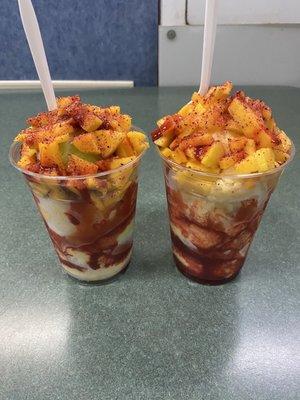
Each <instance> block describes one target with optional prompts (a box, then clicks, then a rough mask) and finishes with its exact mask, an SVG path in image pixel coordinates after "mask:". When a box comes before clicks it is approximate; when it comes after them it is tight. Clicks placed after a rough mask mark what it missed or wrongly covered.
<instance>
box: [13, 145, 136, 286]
mask: <svg viewBox="0 0 300 400" xmlns="http://www.w3.org/2000/svg"><path fill="white" fill-rule="evenodd" d="M20 148H21V145H20V143H13V144H12V146H11V148H10V161H11V163H12V165H13V166H14V167H16V168H17V169H18V170H20V171H21V172H22V173H23V176H24V178H25V179H26V181H27V183H28V185H29V187H30V190H31V193H32V195H33V198H34V200H35V202H36V205H37V207H38V210H39V211H40V213H41V216H42V218H43V220H44V222H45V225H46V228H47V230H48V232H49V235H50V238H51V240H52V243H53V246H54V248H55V250H56V252H57V255H58V257H59V259H60V262H61V265H62V267H63V269H64V270H65V271H66V272H67V273H68V274H69V275H71V276H72V277H74V278H77V279H79V280H82V281H94V282H95V281H106V280H109V279H111V278H113V277H115V276H116V275H118V274H121V273H123V272H124V271H125V270H126V268H127V266H128V264H129V261H130V256H131V252H132V244H133V227H134V217H135V208H136V198H137V189H138V167H139V163H140V160H141V158H142V155H143V154H141V155H140V156H139V157H137V158H136V159H135V160H133V161H131V162H130V163H128V164H126V165H123V166H121V167H119V168H117V169H114V170H111V171H107V172H101V173H98V174H95V175H88V176H60V177H57V176H46V175H42V174H37V173H33V172H29V171H26V170H23V169H20V168H19V167H18V165H17V162H18V160H19V157H20Z"/></svg>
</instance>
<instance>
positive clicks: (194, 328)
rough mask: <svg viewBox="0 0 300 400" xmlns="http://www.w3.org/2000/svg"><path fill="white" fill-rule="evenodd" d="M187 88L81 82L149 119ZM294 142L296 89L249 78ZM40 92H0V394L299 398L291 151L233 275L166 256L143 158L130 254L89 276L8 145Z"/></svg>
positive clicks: (156, 198)
mask: <svg viewBox="0 0 300 400" xmlns="http://www.w3.org/2000/svg"><path fill="white" fill-rule="evenodd" d="M192 90H193V89H192V88H169V89H156V88H147V89H131V90H115V91H90V92H82V93H81V95H82V98H83V99H84V100H86V101H89V102H92V103H98V104H100V103H102V104H112V103H114V104H116V103H118V104H120V105H121V106H122V108H123V110H124V111H125V112H127V113H130V114H132V115H134V116H135V123H136V125H138V126H140V127H142V128H144V130H146V131H148V132H149V131H150V129H151V128H152V127H153V126H154V122H155V120H156V119H157V118H158V117H159V116H161V115H163V114H166V113H172V112H174V111H175V110H176V109H177V108H178V107H179V106H180V105H182V104H183V103H184V102H185V101H187V99H188V98H189V96H190V94H191V92H192ZM246 90H247V93H249V95H251V96H256V97H260V98H262V99H264V100H265V101H266V102H267V103H269V104H270V105H271V106H272V108H273V110H274V114H275V116H276V117H277V121H278V124H279V125H280V126H281V127H282V128H283V129H284V130H286V131H287V132H288V133H289V134H290V136H291V137H292V138H293V139H294V141H295V145H296V148H298V149H299V148H300V140H299V138H300V135H299V133H298V131H299V129H300V114H299V108H300V90H299V89H293V88H278V87H249V88H247V89H246ZM44 106H45V105H44V101H43V100H42V96H41V94H39V93H28V92H27V93H22V94H21V93H2V94H0V117H1V125H0V131H1V132H0V140H1V146H0V157H1V158H0V167H1V185H0V205H1V207H0V214H1V216H0V218H1V219H0V220H1V231H0V243H1V246H0V271H1V282H0V296H1V297H0V299H1V301H0V398H1V400H6V399H9V400H10V399H11V400H21V399H30V400H36V399H42V400H46V399H61V400H67V399H68V400H69V399H75V398H76V399H88V400H96V399H121V400H127V399H133V400H139V399H147V400H148V399H149V400H155V399H159V400H161V399H171V400H175V399H179V400H181V399H182V400H183V399H186V400H199V399H204V400H210V399H212V400H226V399H230V400H241V399H243V400H248V399H249V400H252V399H256V400H282V399H285V400H292V399H293V400H294V399H295V400H296V398H297V392H298V393H299V390H300V387H299V379H297V378H299V374H298V372H299V370H298V369H297V364H298V361H299V359H298V360H297V351H296V343H297V339H298V333H299V330H297V328H299V318H298V317H299V315H298V314H297V312H296V310H297V306H298V305H299V292H298V290H297V289H298V288H299V263H300V262H299V261H300V243H299V237H300V235H299V234H300V232H299V231H300V228H299V227H300V210H299V194H300V190H299V189H300V179H299V167H300V160H299V154H296V156H295V160H294V162H293V163H292V165H290V166H289V167H288V168H287V170H286V171H285V173H284V175H283V177H282V179H281V181H280V183H279V185H278V188H277V191H276V192H275V193H274V195H273V197H272V199H271V201H270V204H269V207H268V209H267V211H266V213H265V216H264V218H263V221H262V223H261V226H260V229H259V231H258V233H257V235H256V238H255V240H254V243H253V245H252V248H251V250H250V253H249V256H248V259H247V262H246V264H245V266H244V269H243V270H242V273H241V274H240V276H239V277H238V278H237V279H236V280H235V281H234V282H232V283H229V284H226V285H224V286H219V287H207V286H201V285H197V284H194V283H191V282H189V281H188V280H187V279H185V278H184V277H183V276H181V275H180V274H179V273H178V272H177V271H176V269H175V267H174V265H173V262H172V257H171V251H170V239H169V232H168V224H167V217H166V202H165V194H164V187H163V179H162V171H161V166H160V162H159V160H158V158H157V156H156V154H155V151H154V149H153V147H152V148H151V149H150V151H148V153H147V154H146V156H145V157H144V161H143V166H142V171H141V172H142V173H141V183H140V191H139V199H138V207H137V218H136V231H135V246H134V254H133V258H132V262H131V265H130V268H129V269H128V270H127V272H126V274H125V275H123V276H122V277H121V278H120V279H119V280H118V281H116V282H114V283H111V284H109V285H104V286H87V285H82V284H79V283H77V282H76V281H74V280H72V279H70V278H68V277H67V276H66V275H65V274H64V273H63V272H62V270H61V269H60V267H59V262H58V259H57V258H56V255H55V253H54V251H53V249H52V246H51V243H50V240H49V238H48V236H47V233H46V230H45V228H44V226H43V223H42V221H41V220H40V218H39V216H38V214H37V212H36V209H35V206H34V204H33V202H32V199H31V195H30V193H29V191H28V189H27V187H26V185H25V183H24V182H23V180H22V177H21V175H20V174H19V173H18V172H17V171H15V170H14V169H13V168H12V167H10V166H9V163H8V160H7V152H8V147H9V144H10V142H11V140H12V139H13V137H14V135H15V133H16V132H17V131H18V130H19V129H21V128H22V127H23V126H24V119H25V118H26V116H28V115H32V114H34V113H36V112H37V111H41V110H42V109H43V108H44Z"/></svg>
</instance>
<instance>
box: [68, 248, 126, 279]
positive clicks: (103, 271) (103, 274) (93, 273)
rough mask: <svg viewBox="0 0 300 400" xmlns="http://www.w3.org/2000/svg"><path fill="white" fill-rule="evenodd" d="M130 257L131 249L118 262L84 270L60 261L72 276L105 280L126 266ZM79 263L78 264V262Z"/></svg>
mask: <svg viewBox="0 0 300 400" xmlns="http://www.w3.org/2000/svg"><path fill="white" fill-rule="evenodd" d="M82 254H83V256H85V255H86V254H85V253H82ZM130 257H131V251H130V252H129V254H128V256H127V257H126V258H125V259H124V260H123V261H121V262H120V263H117V264H113V265H111V266H109V267H104V266H101V267H100V268H99V269H96V270H94V269H86V270H85V271H79V270H77V269H75V268H70V267H68V266H67V265H64V264H63V262H62V266H63V268H64V269H65V270H66V272H67V273H68V274H69V275H71V276H73V277H74V278H77V279H80V280H82V281H87V282H91V281H102V280H106V279H109V278H112V277H113V276H115V275H117V274H118V273H119V272H121V271H122V269H123V268H125V267H126V265H127V264H128V262H129V260H130ZM78 265H79V264H78Z"/></svg>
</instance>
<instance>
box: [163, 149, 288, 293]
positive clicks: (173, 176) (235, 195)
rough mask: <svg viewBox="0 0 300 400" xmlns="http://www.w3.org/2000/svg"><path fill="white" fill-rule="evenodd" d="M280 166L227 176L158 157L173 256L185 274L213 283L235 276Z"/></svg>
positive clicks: (276, 179) (193, 278)
mask: <svg viewBox="0 0 300 400" xmlns="http://www.w3.org/2000/svg"><path fill="white" fill-rule="evenodd" d="M292 156H293V154H292V155H291V157H290V159H289V161H290V160H291V159H292ZM289 161H288V162H289ZM288 162H286V163H285V165H286V164H287V163H288ZM285 165H282V166H280V167H278V168H276V169H274V170H272V171H269V172H266V173H256V174H249V175H231V176H229V175H228V176H227V175H213V174H208V173H204V172H198V171H194V170H191V169H189V168H186V167H183V166H180V165H178V164H176V163H174V162H172V161H170V160H168V159H165V158H163V166H164V177H165V184H166V193H167V202H168V210H169V217H170V232H171V239H172V250H173V256H174V260H175V263H176V265H177V267H178V269H179V270H180V271H181V272H182V273H183V274H184V275H185V276H187V277H188V278H190V279H192V280H194V281H197V282H199V283H203V284H210V285H218V284H222V283H225V282H227V281H230V280H232V279H234V278H235V277H236V276H237V275H238V273H239V271H240V270H241V268H242V266H243V264H244V261H245V258H246V256H247V252H248V250H249V246H250V244H251V242H252V239H253V237H254V234H255V232H256V230H257V228H258V225H259V223H260V220H261V218H262V215H263V212H264V210H265V208H266V206H267V204H268V201H269V198H270V196H271V194H272V192H273V190H274V189H275V187H276V184H277V182H278V179H279V177H280V175H281V173H282V171H283V169H284V167H285Z"/></svg>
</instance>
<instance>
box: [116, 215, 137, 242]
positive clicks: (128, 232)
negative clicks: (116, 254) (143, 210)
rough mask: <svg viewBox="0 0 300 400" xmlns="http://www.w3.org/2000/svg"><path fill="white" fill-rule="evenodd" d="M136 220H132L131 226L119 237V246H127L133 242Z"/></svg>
mask: <svg viewBox="0 0 300 400" xmlns="http://www.w3.org/2000/svg"><path fill="white" fill-rule="evenodd" d="M133 225H134V219H132V220H131V222H130V224H128V225H127V227H126V228H125V229H124V231H123V232H122V233H120V235H119V236H118V237H117V241H118V244H119V245H121V244H125V243H128V242H130V241H131V240H132V233H133Z"/></svg>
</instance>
